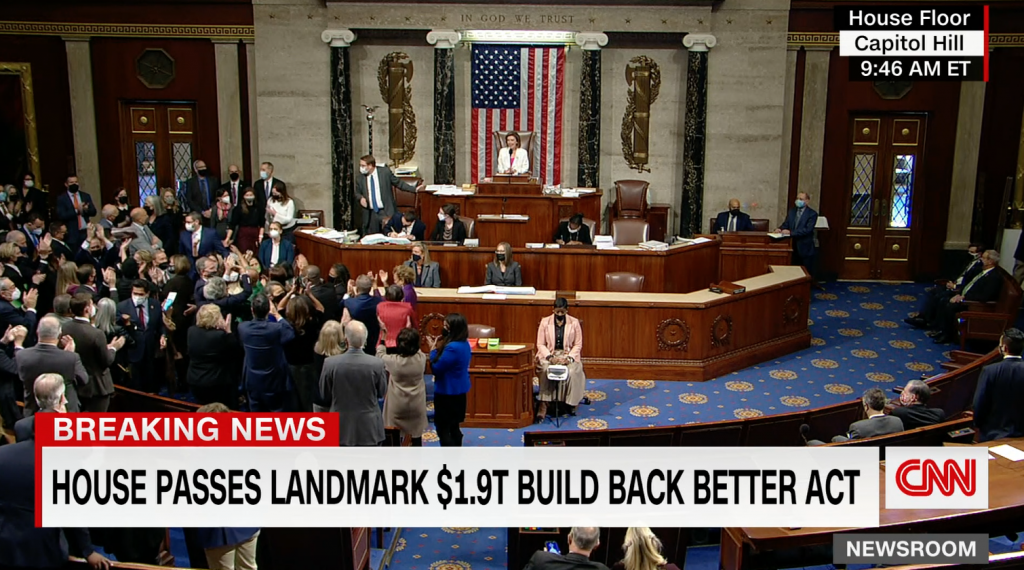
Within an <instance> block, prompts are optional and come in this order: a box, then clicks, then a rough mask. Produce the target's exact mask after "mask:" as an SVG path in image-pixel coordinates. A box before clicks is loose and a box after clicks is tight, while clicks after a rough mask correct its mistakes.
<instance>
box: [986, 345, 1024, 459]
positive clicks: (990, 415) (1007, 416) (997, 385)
mask: <svg viewBox="0 0 1024 570" xmlns="http://www.w3.org/2000/svg"><path fill="white" fill-rule="evenodd" d="M1022 351H1024V333H1022V332H1021V331H1020V330H1018V329H1015V328H1013V329H1008V330H1007V331H1006V332H1004V333H1003V336H1002V338H1000V339H999V352H1000V353H1002V355H1003V360H1002V361H1001V362H997V363H995V364H990V365H988V366H986V367H985V368H983V369H982V371H981V377H980V378H979V379H978V387H977V389H976V391H975V393H974V425H975V426H977V428H978V441H992V440H995V439H1005V438H1008V437H1021V436H1024V361H1022V360H1021V358H1020V355H1021V352H1022Z"/></svg>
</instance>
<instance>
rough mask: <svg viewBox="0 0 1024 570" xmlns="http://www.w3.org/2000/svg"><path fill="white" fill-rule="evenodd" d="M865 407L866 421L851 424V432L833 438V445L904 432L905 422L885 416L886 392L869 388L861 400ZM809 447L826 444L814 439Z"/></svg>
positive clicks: (809, 442) (887, 401)
mask: <svg viewBox="0 0 1024 570" xmlns="http://www.w3.org/2000/svg"><path fill="white" fill-rule="evenodd" d="M860 401H861V403H862V404H863V405H864V414H865V415H866V416H867V417H868V419H866V420H860V421H856V422H853V423H852V424H850V431H848V432H847V433H846V435H837V436H835V437H833V438H832V443H840V442H844V441H849V440H851V439H866V438H869V437H875V436H879V435H888V434H890V433H899V432H901V431H903V420H901V419H899V418H897V417H894V416H887V415H885V405H886V404H888V403H889V400H888V398H886V397H885V392H883V391H881V390H880V389H878V388H868V390H867V391H866V392H864V395H863V396H862V397H861V399H860ZM807 445H824V442H822V441H819V440H816V439H812V440H811V441H808V442H807Z"/></svg>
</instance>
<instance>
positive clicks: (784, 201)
mask: <svg viewBox="0 0 1024 570" xmlns="http://www.w3.org/2000/svg"><path fill="white" fill-rule="evenodd" d="M799 49H800V48H799V47H797V46H791V47H790V48H789V50H788V51H787V52H786V91H785V95H784V97H785V99H784V100H783V103H782V105H783V106H782V152H781V153H780V155H781V159H780V161H779V192H778V200H777V201H776V208H777V209H776V210H775V212H776V216H775V217H776V218H779V217H781V216H782V215H783V214H785V213H786V211H787V210H788V208H787V205H788V204H789V165H790V158H791V157H792V152H793V109H794V106H795V105H796V56H797V53H798V52H799ZM771 223H772V224H778V223H780V221H776V220H772V222H771Z"/></svg>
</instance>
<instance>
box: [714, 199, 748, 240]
mask: <svg viewBox="0 0 1024 570" xmlns="http://www.w3.org/2000/svg"><path fill="white" fill-rule="evenodd" d="M752 231H754V225H753V224H752V223H750V216H749V215H748V214H744V213H743V212H741V211H740V201H739V200H737V199H736V198H733V199H732V200H729V211H727V212H721V213H720V214H718V218H716V219H715V227H713V228H711V233H713V234H717V233H721V232H752Z"/></svg>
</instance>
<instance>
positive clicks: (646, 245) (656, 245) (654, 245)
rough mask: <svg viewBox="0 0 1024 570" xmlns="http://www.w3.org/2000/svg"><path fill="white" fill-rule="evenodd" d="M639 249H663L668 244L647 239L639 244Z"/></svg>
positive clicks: (665, 248)
mask: <svg viewBox="0 0 1024 570" xmlns="http://www.w3.org/2000/svg"><path fill="white" fill-rule="evenodd" d="M640 249H645V250H647V251H665V250H667V249H668V244H667V243H665V242H663V241H658V240H654V239H652V240H648V241H645V242H643V243H641V244H640Z"/></svg>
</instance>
